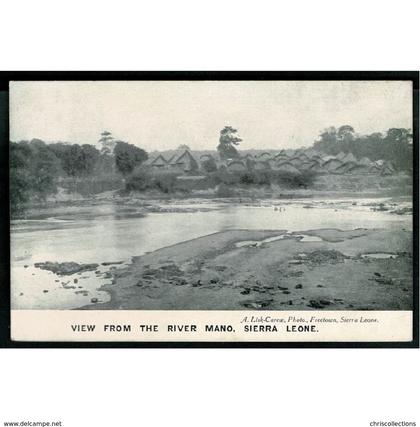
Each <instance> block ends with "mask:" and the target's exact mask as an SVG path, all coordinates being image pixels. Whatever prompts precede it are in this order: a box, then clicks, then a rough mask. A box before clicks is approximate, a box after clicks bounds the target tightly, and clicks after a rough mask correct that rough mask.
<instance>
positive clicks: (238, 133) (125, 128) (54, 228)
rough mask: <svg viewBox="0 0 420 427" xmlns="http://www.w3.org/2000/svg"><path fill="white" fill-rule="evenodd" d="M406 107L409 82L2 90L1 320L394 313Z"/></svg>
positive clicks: (404, 295) (398, 303) (404, 281)
mask: <svg viewBox="0 0 420 427" xmlns="http://www.w3.org/2000/svg"><path fill="white" fill-rule="evenodd" d="M412 108H413V82H412V81H409V80H389V81H381V80H379V81H377V80H370V81H369V80H358V81H357V80H350V81H349V80H342V81H340V80H335V81H328V80H324V81H310V80H308V81H304V80H303V81H302V80H296V81H293V80H283V81H282V80H264V81H258V80H243V81H240V80H233V81H222V80H219V81H218V80H190V81H188V80H173V81H171V80H167V81H151V80H149V81H12V82H10V200H11V228H10V232H11V309H12V311H14V312H19V311H20V310H23V311H28V310H80V311H89V310H94V311H98V310H112V311H117V310H135V311H147V310H155V311H177V310H181V311H188V310H190V311H198V310H201V311H203V310H204V311H241V312H246V313H247V314H245V315H244V319H245V321H247V320H246V319H248V318H249V315H251V316H252V315H253V314H255V313H258V312H260V311H264V312H267V311H272V312H292V311H293V312H296V311H299V312H301V311H308V312H318V313H319V312H324V311H328V312H331V311H345V312H352V311H355V312H356V311H357V312H359V311H366V312H369V311H393V312H396V311H401V312H404V313H411V312H412V310H413V215H412V214H413V129H412V126H413V110H412ZM85 316H86V314H85ZM190 316H194V314H193V313H191V315H190ZM247 316H248V317H247ZM409 316H410V317H411V314H409ZM340 321H341V322H345V321H344V320H340ZM350 321H351V320H349V322H350ZM206 327H207V326H206ZM409 327H410V328H411V324H410V325H409ZM258 328H259V327H258ZM258 328H257V329H258ZM268 329H270V327H269V328H268ZM216 331H218V332H220V331H221V332H232V331H233V328H229V327H225V329H223V328H222V329H221V330H220V331H219V330H218V329H216ZM262 331H264V332H265V331H266V329H264V330H263V329H258V332H262ZM310 331H311V329H310V327H309V326H308V329H307V332H310ZM312 331H313V330H312ZM211 332H214V330H213V331H211Z"/></svg>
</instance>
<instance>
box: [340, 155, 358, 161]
mask: <svg viewBox="0 0 420 427" xmlns="http://www.w3.org/2000/svg"><path fill="white" fill-rule="evenodd" d="M340 160H341V161H343V162H356V161H357V159H356V157H354V156H353V154H352V153H347V154H346V155H345V156H344V157H343V158H342V159H340Z"/></svg>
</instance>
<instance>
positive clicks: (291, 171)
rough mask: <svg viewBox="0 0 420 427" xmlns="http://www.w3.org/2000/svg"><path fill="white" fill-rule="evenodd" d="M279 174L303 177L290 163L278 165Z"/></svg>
mask: <svg viewBox="0 0 420 427" xmlns="http://www.w3.org/2000/svg"><path fill="white" fill-rule="evenodd" d="M277 171H278V172H284V173H287V174H289V175H294V176H299V175H302V174H301V173H300V171H299V170H298V169H296V168H295V167H294V166H292V165H291V164H290V163H283V164H281V165H277Z"/></svg>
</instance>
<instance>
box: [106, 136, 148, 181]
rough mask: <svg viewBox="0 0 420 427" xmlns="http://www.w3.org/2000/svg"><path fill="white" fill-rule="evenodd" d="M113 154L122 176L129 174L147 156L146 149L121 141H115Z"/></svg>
mask: <svg viewBox="0 0 420 427" xmlns="http://www.w3.org/2000/svg"><path fill="white" fill-rule="evenodd" d="M114 156H115V165H116V166H117V170H118V172H120V173H121V174H122V175H124V176H127V175H129V174H131V173H132V172H133V170H134V169H135V168H136V166H139V165H141V164H142V163H143V162H145V161H146V160H147V158H148V155H147V153H146V151H144V150H142V149H141V148H139V147H136V146H135V145H132V144H127V143H126V142H123V141H117V143H116V145H115V147H114Z"/></svg>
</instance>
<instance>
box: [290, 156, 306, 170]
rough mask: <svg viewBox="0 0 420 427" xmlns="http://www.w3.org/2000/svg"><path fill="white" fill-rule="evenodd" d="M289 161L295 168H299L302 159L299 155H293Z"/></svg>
mask: <svg viewBox="0 0 420 427" xmlns="http://www.w3.org/2000/svg"><path fill="white" fill-rule="evenodd" d="M289 163H290V164H291V165H292V166H294V167H295V168H297V169H299V168H300V167H301V165H302V163H303V161H302V159H300V158H299V157H293V158H292V159H290V160H289Z"/></svg>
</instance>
